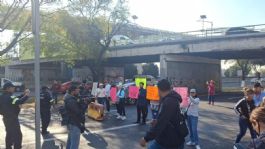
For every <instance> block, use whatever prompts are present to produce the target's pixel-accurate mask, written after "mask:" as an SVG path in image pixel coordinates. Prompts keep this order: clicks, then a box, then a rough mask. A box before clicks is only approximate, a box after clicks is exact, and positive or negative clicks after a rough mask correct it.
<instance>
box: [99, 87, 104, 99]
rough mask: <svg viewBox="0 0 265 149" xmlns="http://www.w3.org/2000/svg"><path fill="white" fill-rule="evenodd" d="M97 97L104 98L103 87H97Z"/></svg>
mask: <svg viewBox="0 0 265 149" xmlns="http://www.w3.org/2000/svg"><path fill="white" fill-rule="evenodd" d="M97 97H99V98H104V97H106V91H105V89H104V88H102V89H101V88H98V89H97Z"/></svg>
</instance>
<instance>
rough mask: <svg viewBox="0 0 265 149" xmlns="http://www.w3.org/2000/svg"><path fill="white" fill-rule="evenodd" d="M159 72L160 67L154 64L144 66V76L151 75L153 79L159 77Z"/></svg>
mask: <svg viewBox="0 0 265 149" xmlns="http://www.w3.org/2000/svg"><path fill="white" fill-rule="evenodd" d="M158 74H159V70H158V66H157V65H156V64H154V63H149V64H144V65H143V75H151V76H153V77H158Z"/></svg>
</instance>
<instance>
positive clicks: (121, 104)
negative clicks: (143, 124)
mask: <svg viewBox="0 0 265 149" xmlns="http://www.w3.org/2000/svg"><path fill="white" fill-rule="evenodd" d="M118 88H119V91H118V92H117V97H118V113H119V115H118V117H117V119H121V120H125V119H126V113H125V91H124V88H123V87H122V85H119V86H118Z"/></svg>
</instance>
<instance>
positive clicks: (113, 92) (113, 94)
mask: <svg viewBox="0 0 265 149" xmlns="http://www.w3.org/2000/svg"><path fill="white" fill-rule="evenodd" d="M110 99H111V101H112V102H116V101H117V88H116V87H112V88H111V89H110Z"/></svg>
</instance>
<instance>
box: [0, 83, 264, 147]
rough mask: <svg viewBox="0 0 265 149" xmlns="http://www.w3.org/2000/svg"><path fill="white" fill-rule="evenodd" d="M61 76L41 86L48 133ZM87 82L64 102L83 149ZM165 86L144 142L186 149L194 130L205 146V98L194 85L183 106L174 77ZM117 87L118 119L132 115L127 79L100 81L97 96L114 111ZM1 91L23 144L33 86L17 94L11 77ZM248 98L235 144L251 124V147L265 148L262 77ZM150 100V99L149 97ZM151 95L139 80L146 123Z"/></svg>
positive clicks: (14, 137)
mask: <svg viewBox="0 0 265 149" xmlns="http://www.w3.org/2000/svg"><path fill="white" fill-rule="evenodd" d="M56 84H57V82H54V85H53V86H52V87H51V90H52V91H51V92H50V89H49V88H48V87H47V86H43V87H42V88H41V93H40V97H41V98H40V103H41V109H40V112H41V113H40V114H41V122H42V128H41V129H42V130H41V132H42V135H47V134H49V131H48V130H47V129H48V126H49V123H50V119H51V111H50V109H51V105H52V104H53V103H57V100H56V98H57V97H58V90H59V89H58V86H57V85H56ZM84 85H85V84H81V85H78V86H77V85H71V86H70V87H69V89H68V92H67V93H66V94H65V95H64V105H63V106H62V107H61V109H60V110H61V114H62V125H65V126H66V127H67V130H68V139H67V143H66V149H78V148H79V142H80V135H81V134H82V133H83V132H85V131H86V128H85V117H86V111H87V108H88V105H89V103H90V102H91V101H90V100H86V99H88V98H87V97H88V96H86V95H87V93H88V92H87V91H85V87H84ZM207 85H208V99H209V104H210V105H214V94H215V87H214V81H209V83H208V82H207ZM156 86H157V88H158V92H159V97H160V99H159V100H151V101H150V109H151V113H152V121H151V126H150V129H149V131H147V133H146V135H145V136H144V137H143V138H142V139H141V140H140V142H139V143H140V145H141V146H143V147H145V146H147V143H148V149H183V148H184V143H185V138H186V137H187V135H188V134H189V141H188V142H187V143H186V145H187V146H194V147H195V148H196V149H200V148H201V147H200V142H199V134H198V122H199V104H200V98H199V97H198V94H197V91H196V89H190V90H189V97H188V106H187V107H186V110H184V112H183V110H182V107H181V103H182V100H183V99H182V97H181V96H180V95H179V94H178V93H177V92H175V91H173V90H172V87H171V84H170V82H169V81H168V80H165V79H163V80H161V81H159V82H158V84H157V85H156ZM112 88H116V89H117V92H116V98H117V100H116V101H115V102H114V103H113V104H115V106H116V110H117V119H121V120H126V109H125V98H126V91H125V88H124V86H123V85H122V84H118V85H113V84H110V83H108V82H106V83H105V84H103V83H100V84H99V85H98V88H97V89H96V93H95V101H93V102H96V103H97V104H100V105H102V106H104V107H106V112H110V107H111V102H112V100H111V89H112ZM3 90H4V92H3V94H2V95H1V97H0V98H1V102H0V114H1V115H3V122H4V125H5V127H6V148H7V149H11V148H12V147H14V149H21V148H22V133H21V130H20V124H19V119H18V115H19V112H20V105H21V104H23V103H24V102H25V101H26V100H27V99H28V98H29V94H30V91H29V90H28V89H27V90H26V91H25V92H24V93H23V94H22V95H21V96H13V93H14V92H15V87H14V85H13V84H12V83H6V84H4V87H3ZM243 92H244V98H243V99H241V100H240V101H239V102H238V103H237V104H236V105H235V108H234V109H235V112H236V113H237V114H238V116H239V128H240V129H239V130H240V131H239V133H238V135H237V137H236V140H235V145H234V147H239V146H240V145H239V143H240V141H241V139H242V138H243V137H244V135H245V134H246V131H247V129H249V130H250V134H251V137H252V141H251V143H250V145H249V146H248V148H249V149H264V146H265V141H264V140H265V135H264V133H265V119H264V118H265V102H264V100H265V92H263V91H262V86H261V84H260V83H255V85H254V87H253V89H252V88H244V91H243ZM149 100H150V99H149ZM149 100H148V99H147V91H146V89H145V84H144V83H143V82H140V83H139V94H138V99H137V102H136V113H137V119H136V124H141V125H146V123H147V121H146V120H147V115H148V105H149Z"/></svg>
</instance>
